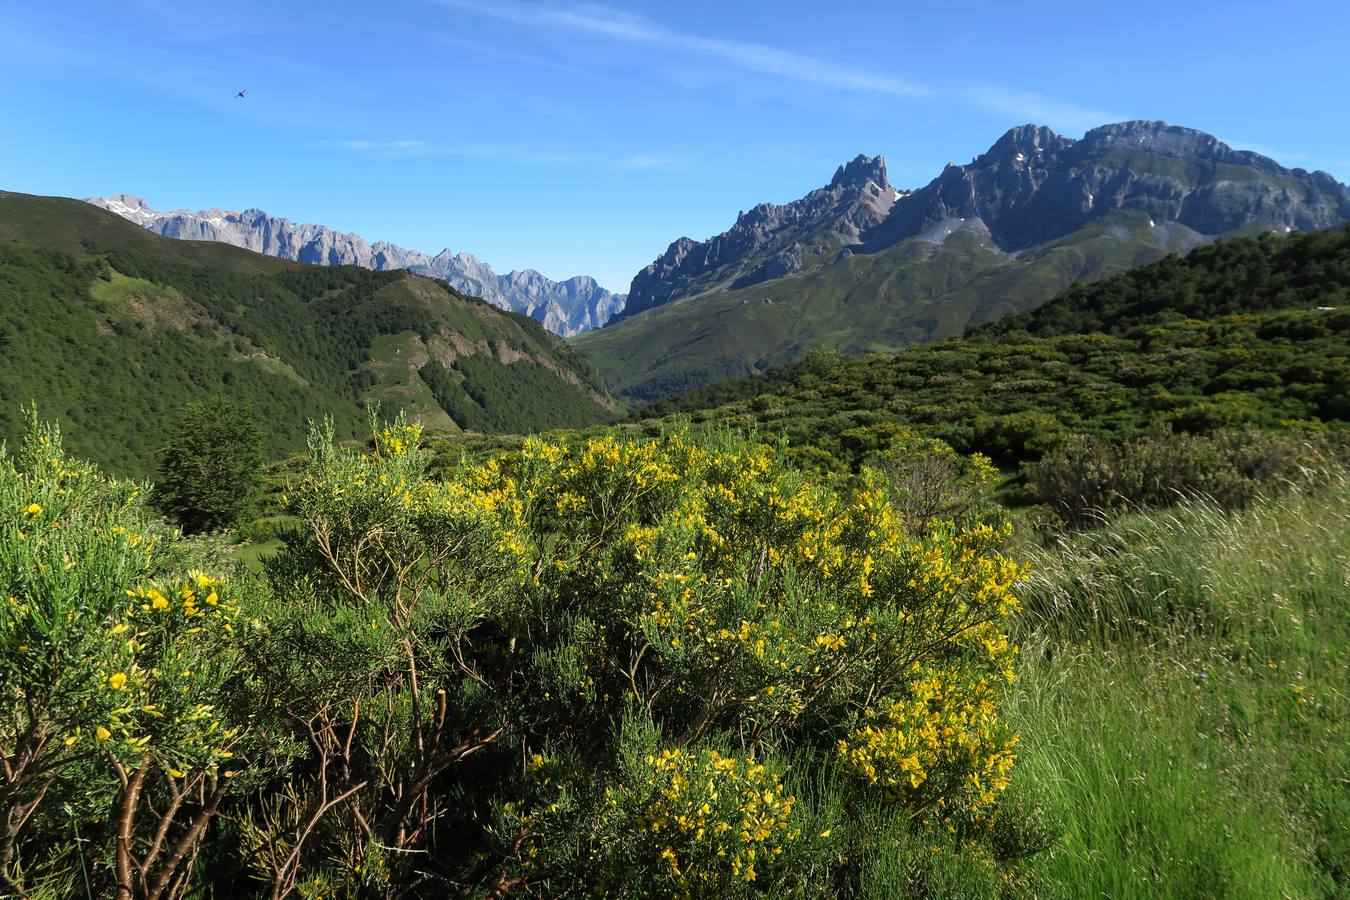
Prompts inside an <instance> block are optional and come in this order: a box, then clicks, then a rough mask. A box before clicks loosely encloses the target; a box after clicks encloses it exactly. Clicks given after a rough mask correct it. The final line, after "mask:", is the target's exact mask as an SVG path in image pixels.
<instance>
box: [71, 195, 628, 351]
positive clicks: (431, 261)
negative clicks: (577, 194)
mask: <svg viewBox="0 0 1350 900" xmlns="http://www.w3.org/2000/svg"><path fill="white" fill-rule="evenodd" d="M86 202H88V203H92V204H93V205H95V206H98V207H101V208H103V209H106V210H108V211H109V212H113V213H116V214H117V215H119V216H121V217H122V218H124V219H127V220H128V221H131V222H135V223H136V224H137V225H140V226H141V227H142V228H145V229H148V230H150V231H153V232H155V233H156V234H161V235H163V236H165V237H171V238H179V239H183V240H194V241H219V242H222V243H226V244H233V245H234V246H236V247H243V248H245V249H246V250H253V251H255V252H257V253H263V254H266V255H268V256H275V257H278V258H279V259H287V260H293V261H295V262H302V263H310V264H313V265H328V266H346V265H350V266H361V267H362V268H366V269H374V270H375V271H377V272H385V271H391V270H394V269H407V270H408V271H410V272H413V273H415V274H418V275H425V276H427V277H430V278H439V279H440V280H442V281H445V282H447V283H448V284H450V286H451V287H453V288H455V290H457V291H459V292H461V293H463V294H466V295H468V296H472V297H481V298H483V299H484V300H486V301H488V302H489V303H491V304H492V305H493V306H496V307H498V308H500V309H505V310H508V311H510V312H517V313H522V314H524V315H527V316H529V317H530V318H532V319H534V320H535V321H537V322H539V323H540V324H542V325H543V326H544V327H545V328H547V329H548V330H549V331H552V332H553V333H554V334H559V335H564V336H566V335H573V334H579V333H581V332H583V331H588V330H590V329H592V328H599V327H600V326H601V325H604V324H605V323H606V322H607V321H609V319H610V318H611V317H612V316H613V315H614V314H615V313H616V312H618V311H619V310H621V309H623V304H624V297H623V295H622V294H612V293H610V292H609V291H607V290H605V289H604V288H602V287H601V286H600V285H599V284H597V283H596V281H595V279H594V278H591V277H590V276H589V275H578V276H576V277H573V278H568V279H567V280H566V281H553V280H551V279H549V278H546V277H545V276H543V275H541V274H540V273H539V272H536V271H535V270H534V269H525V270H523V271H512V272H508V273H507V274H505V275H498V274H497V273H496V272H494V271H493V269H492V267H491V266H490V265H488V264H487V263H485V262H483V261H482V260H479V259H477V258H476V257H474V256H473V255H472V254H469V253H451V252H450V251H449V250H442V251H441V252H440V253H437V254H436V255H435V256H432V255H429V254H426V253H423V252H421V251H419V250H409V249H407V248H405V247H400V246H398V245H396V244H390V243H387V242H384V241H376V242H375V243H373V244H372V243H368V242H367V241H366V240H365V238H363V237H361V236H360V235H357V234H350V233H346V232H341V231H334V230H333V229H331V228H328V227H326V226H323V225H309V224H297V223H295V222H292V221H291V220H290V219H285V218H280V217H278V216H273V215H270V214H269V213H267V212H264V211H263V210H261V209H245V210H242V211H232V210H221V209H205V210H201V211H199V212H189V211H187V210H183V209H177V210H173V211H172V212H161V211H159V210H156V209H154V208H152V207H151V206H150V205H149V204H147V203H146V202H145V200H143V199H142V198H140V197H138V196H136V195H134V194H116V195H113V196H109V197H89V198H87V199H86Z"/></svg>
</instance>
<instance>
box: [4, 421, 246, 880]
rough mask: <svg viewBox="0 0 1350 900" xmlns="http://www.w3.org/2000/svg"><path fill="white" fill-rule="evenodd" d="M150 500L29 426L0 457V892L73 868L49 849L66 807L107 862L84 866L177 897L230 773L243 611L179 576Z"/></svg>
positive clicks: (199, 581)
mask: <svg viewBox="0 0 1350 900" xmlns="http://www.w3.org/2000/svg"><path fill="white" fill-rule="evenodd" d="M144 495H145V488H144V486H142V485H138V484H135V483H129V482H121V481H116V480H112V479H108V478H106V477H104V476H103V475H101V474H100V473H99V472H98V471H97V470H95V469H94V468H93V467H92V466H89V465H87V464H84V463H82V462H78V461H75V460H72V459H70V458H68V457H67V456H66V454H65V453H64V451H63V450H62V448H61V441H60V435H59V433H58V432H57V431H56V429H55V428H52V427H49V426H43V425H39V424H37V423H36V421H33V422H31V424H30V430H29V433H28V435H27V437H26V438H25V440H24V441H23V442H22V443H21V444H20V446H19V448H18V452H17V453H16V454H15V455H14V456H13V457H11V456H8V455H3V456H0V597H3V601H0V747H3V748H4V751H3V752H4V757H5V760H6V768H5V772H4V781H3V783H2V784H0V893H6V892H7V891H12V892H14V893H21V892H22V891H23V889H24V885H23V883H22V882H23V881H24V880H28V879H37V878H39V877H41V876H42V873H44V872H61V871H63V870H65V871H69V868H68V864H69V860H65V859H63V857H62V856H61V854H55V855H53V854H52V853H51V852H50V850H49V848H50V847H51V846H53V841H52V836H51V833H50V831H48V830H47V829H50V828H51V827H52V821H51V820H52V817H53V816H57V815H60V814H61V812H60V811H64V815H65V816H67V817H68V818H67V819H66V820H65V821H64V822H63V823H61V826H60V828H59V831H58V834H60V835H62V836H63V838H70V837H71V836H72V835H73V834H74V835H79V834H80V832H81V831H83V832H84V833H83V835H82V836H81V840H82V841H84V842H87V843H89V844H90V845H91V847H99V846H102V847H103V848H104V849H106V850H107V851H108V857H109V858H113V859H115V862H116V865H115V866H114V868H113V870H111V871H99V872H96V873H94V877H99V878H102V879H105V880H107V881H108V882H109V883H110V884H111V883H115V884H117V885H119V886H120V887H122V888H124V889H125V890H128V891H132V892H135V893H136V894H137V895H138V896H159V895H161V894H163V893H165V892H169V891H179V890H181V889H182V888H183V887H184V886H185V885H186V884H187V883H188V880H189V878H190V876H191V869H192V863H191V860H192V858H193V856H194V855H195V848H196V846H197V843H198V842H199V841H200V839H201V835H202V833H203V830H204V827H205V825H204V823H205V822H208V821H209V820H210V818H211V816H213V815H214V812H215V809H216V806H217V805H218V804H219V802H220V800H221V798H222V797H223V795H224V792H225V790H226V789H227V787H228V785H229V781H230V773H229V772H227V771H224V770H223V769H222V764H223V763H225V762H226V761H227V760H229V759H230V758H231V757H232V755H233V751H234V749H235V748H236V745H237V743H238V741H239V739H240V735H241V730H244V729H246V728H247V727H248V726H247V723H246V722H245V721H244V720H243V719H242V718H241V717H240V716H239V715H238V713H239V708H238V707H236V706H235V705H234V704H233V703H232V702H231V699H232V698H231V697H230V696H229V695H227V694H224V693H223V686H224V685H225V684H226V683H227V682H228V681H231V680H234V679H238V678H239V677H240V675H241V674H242V672H243V670H244V660H243V657H242V656H241V654H240V652H239V648H238V646H237V642H236V640H235V635H236V627H237V625H238V622H239V618H240V616H239V611H238V606H237V604H236V602H235V600H234V599H233V597H232V595H231V590H230V587H229V586H228V585H227V584H226V583H224V582H222V581H220V580H219V579H217V578H215V577H212V576H208V575H206V574H204V573H202V572H199V571H189V572H187V574H183V572H184V569H185V568H186V567H185V566H183V565H182V552H181V547H179V546H178V540H177V535H176V534H174V533H172V532H168V531H166V530H164V529H163V528H162V527H160V526H158V525H156V524H155V523H154V522H153V521H152V520H151V518H150V517H149V516H147V515H146V514H145V512H144V510H143V508H142V505H141V504H142V501H143V499H144ZM189 811H190V814H189ZM111 822H116V823H117V828H118V830H119V831H120V833H123V834H125V835H127V836H128V839H127V840H126V841H122V840H117V841H114V840H112V838H113V835H112V833H111V830H110V829H108V828H107V827H100V823H111ZM72 829H74V830H73V831H72ZM156 836H158V837H156ZM69 846H71V847H73V846H74V845H69ZM179 847H181V848H183V853H181V854H180V853H178V852H177V848H179ZM35 883H36V882H35ZM108 893H112V891H111V890H109V891H108Z"/></svg>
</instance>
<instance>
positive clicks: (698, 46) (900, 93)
mask: <svg viewBox="0 0 1350 900" xmlns="http://www.w3.org/2000/svg"><path fill="white" fill-rule="evenodd" d="M437 2H439V3H440V4H441V5H442V6H448V7H452V8H455V9H462V10H467V11H469V12H472V13H475V14H478V15H482V16H488V17H491V18H494V19H499V20H503V21H507V22H514V23H516V24H520V25H528V26H532V27H536V28H550V29H554V30H567V31H575V32H580V33H584V34H591V35H595V36H597V37H603V38H608V39H610V40H615V41H622V42H624V43H629V44H644V45H648V46H653V47H663V48H666V49H670V50H677V51H682V52H687V53H694V54H697V55H701V56H706V57H710V58H713V59H716V60H719V61H720V62H722V63H725V64H727V65H731V66H734V67H736V68H739V69H743V70H745V71H748V72H755V73H757V74H760V75H769V76H772V77H775V78H782V79H787V80H790V81H797V82H802V83H805V84H810V85H815V86H818V87H825V88H833V89H836V90H844V91H855V92H859V93H868V94H887V95H891V96H897V97H922V96H926V95H928V94H930V93H931V90H930V89H929V88H927V87H925V86H923V85H919V84H912V83H910V82H908V81H903V80H901V79H899V78H894V77H892V76H890V75H885V74H881V73H877V72H870V71H867V70H865V69H859V68H854V67H852V66H844V65H840V64H838V63H834V62H831V61H829V60H826V59H821V58H819V57H815V56H809V55H807V54H803V53H797V52H795V51H792V50H785V49H782V48H780V47H771V46H769V45H767V44H758V43H753V42H749V41H734V40H726V39H722V38H712V37H703V36H700V35H694V34H687V33H684V32H679V31H673V30H671V29H668V28H663V27H661V26H659V25H654V24H652V23H650V22H648V21H647V20H646V19H644V18H642V17H641V16H637V15H634V14H633V13H630V12H627V11H625V10H621V9H615V8H613V7H609V6H600V5H596V4H578V5H568V6H545V7H542V8H536V7H530V8H528V9H527V8H525V7H523V6H519V5H516V4H513V3H491V4H489V3H484V2H481V0H437Z"/></svg>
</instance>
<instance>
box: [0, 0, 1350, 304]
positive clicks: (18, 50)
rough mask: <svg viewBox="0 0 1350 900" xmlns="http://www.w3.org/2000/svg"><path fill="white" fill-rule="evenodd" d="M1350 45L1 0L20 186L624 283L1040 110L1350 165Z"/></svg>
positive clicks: (1148, 31) (490, 0)
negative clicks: (768, 206) (812, 199)
mask: <svg viewBox="0 0 1350 900" xmlns="http://www.w3.org/2000/svg"><path fill="white" fill-rule="evenodd" d="M1347 35H1350V4H1344V3H1339V2H1335V3H1333V2H1297V0H1295V2H1284V3H1281V4H1271V3H1269V2H1261V3H1254V2H1247V0H1230V2H1226V3H1223V4H1211V3H1208V2H1206V3H1189V2H1177V0H1169V2H1166V3H1163V2H1154V0H1133V2H1130V3H1115V2H1084V0H1078V2H1073V3H1069V2H1060V0H1040V2H1037V3H1008V2H1001V3H988V2H972V0H967V2H963V3H950V2H943V3H936V2H901V0H892V2H887V3H873V4H861V3H851V4H850V3H821V2H784V0H777V2H761V0H721V2H710V0H687V2H682V3H679V4H674V3H650V2H649V3H637V2H629V3H612V4H604V5H601V4H594V3H574V2H548V3H527V2H514V0H389V2H381V3H378V4H376V3H357V2H344V0H335V2H327V3H322V4H318V3H311V2H292V0H268V2H259V0H231V2H228V3H220V2H213V3H197V2H186V0H122V2H118V3H115V4H114V3H105V2H52V3H36V2H31V0H30V2H14V0H0V77H3V79H4V85H5V87H4V89H3V91H0V188H5V189H9V190H18V191H26V192H31V193H42V194H60V195H66V196H76V197H83V196H87V195H90V194H109V193H118V192H122V191H127V192H130V193H136V194H141V195H142V196H144V197H145V198H146V199H147V200H148V201H149V202H150V203H151V204H152V205H153V206H156V207H158V208H161V209H169V208H178V207H184V208H189V209H194V210H195V209H201V208H205V207H222V208H228V209H238V208H243V207H248V206H257V207H261V208H263V209H266V210H268V211H269V212H272V213H274V214H277V215H284V216H288V217H290V218H292V219H295V220H297V221H305V222H320V223H323V224H325V225H329V226H331V227H334V228H338V229H341V230H345V231H354V232H357V233H359V234H362V235H364V236H365V237H367V238H368V239H370V240H381V239H382V240H389V241H393V242H395V243H399V244H403V245H405V246H408V247H413V248H417V249H421V250H426V251H429V252H436V251H439V250H440V249H441V248H443V247H449V248H451V249H452V250H455V251H468V252H471V253H474V254H475V255H477V256H479V257H480V258H481V259H484V260H486V261H487V262H489V263H491V264H492V265H493V266H494V267H495V268H497V270H498V271H503V272H504V271H506V270H508V269H511V268H525V267H532V268H537V269H539V270H540V271H542V272H543V273H544V274H546V275H549V276H550V277H554V278H562V277H567V276H569V275H574V274H582V273H586V274H592V275H595V276H596V277H597V278H599V279H600V281H601V283H603V284H604V285H606V286H607V287H610V288H611V289H613V290H625V289H626V288H627V286H628V281H629V280H630V279H631V277H632V276H633V274H634V273H635V272H636V271H637V270H638V269H640V268H641V267H642V266H644V265H646V264H647V263H648V262H650V261H651V260H652V259H653V258H654V257H656V256H657V255H658V254H660V253H661V252H662V251H663V250H664V249H665V247H666V246H667V245H668V244H669V243H670V242H671V241H672V240H674V239H675V238H677V237H679V236H680V235H683V234H687V235H689V236H691V237H694V238H697V239H702V238H705V237H708V236H709V235H712V234H715V233H717V232H719V231H721V230H723V229H725V228H726V227H727V226H728V225H730V224H731V222H732V221H733V220H734V218H735V216H736V214H737V212H738V211H740V210H742V209H748V208H749V207H750V206H753V205H754V204H755V203H757V202H760V201H764V200H769V201H774V202H785V201H788V200H791V199H794V198H796V197H798V196H801V195H802V194H804V193H805V192H806V191H808V190H810V189H811V188H813V187H817V186H819V185H821V184H824V183H825V182H826V181H828V180H829V178H830V176H831V175H832V174H833V172H834V169H835V167H836V166H837V165H838V164H839V163H841V162H843V161H845V160H847V159H849V158H851V157H853V156H855V155H857V154H858V153H864V152H865V153H869V154H873V153H883V154H885V155H886V157H887V161H888V163H889V167H890V173H891V180H892V181H893V182H895V183H896V184H897V185H899V186H901V187H918V186H921V185H922V184H925V183H927V182H928V181H929V180H930V179H932V178H933V177H935V176H936V175H937V174H938V172H939V171H940V170H941V168H942V166H943V165H944V164H945V163H946V162H947V161H949V160H955V161H960V162H965V161H968V160H969V159H970V158H971V157H973V156H975V155H977V154H979V153H980V152H982V151H983V150H985V149H986V148H987V147H988V146H989V145H990V144H991V143H993V141H994V140H995V139H997V138H998V136H999V135H1000V134H1002V133H1003V131H1005V130H1006V129H1007V128H1009V127H1010V126H1013V125H1017V124H1022V123H1027V122H1034V123H1037V124H1043V125H1049V126H1050V127H1052V128H1054V129H1055V130H1057V131H1059V132H1061V133H1063V134H1067V135H1070V136H1073V137H1077V136H1080V135H1081V134H1082V133H1083V131H1084V130H1086V129H1087V128H1090V127H1092V126H1094V125H1099V124H1103V123H1105V122H1109V121H1118V120H1122V119H1139V118H1147V119H1165V120H1167V121H1170V122H1174V123H1177V124H1183V125H1189V126H1192V127H1195V128H1200V129H1203V130H1205V131H1209V132H1211V133H1213V134H1216V135H1218V136H1219V137H1220V138H1222V139H1224V140H1226V141H1228V142H1230V143H1232V144H1234V145H1235V146H1240V147H1245V148H1248V149H1253V150H1258V151H1260V152H1264V153H1267V154H1269V155H1272V156H1274V157H1275V158H1277V159H1278V160H1280V161H1281V162H1283V163H1284V164H1285V165H1289V166H1300V167H1304V168H1309V169H1319V168H1320V169H1326V170H1328V171H1330V172H1332V173H1333V174H1334V175H1336V176H1337V177H1338V178H1339V179H1340V180H1342V181H1350V117H1347V116H1346V115H1345V114H1344V109H1345V107H1346V102H1347V101H1346V97H1347V94H1350V90H1347V89H1350V70H1348V69H1347V66H1346V63H1345V55H1344V54H1345V39H1346V36H1347ZM240 88H247V96H246V99H244V100H239V99H237V98H236V97H235V96H234V94H235V92H236V91H237V90H239V89H240Z"/></svg>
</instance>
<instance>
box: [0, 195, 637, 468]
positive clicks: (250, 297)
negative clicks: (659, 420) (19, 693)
mask: <svg viewBox="0 0 1350 900" xmlns="http://www.w3.org/2000/svg"><path fill="white" fill-rule="evenodd" d="M212 391H223V392H224V393H227V394H229V395H231V396H233V397H235V398H237V399H240V400H242V401H244V402H246V403H248V404H249V405H250V406H251V407H252V409H253V411H254V414H255V416H256V417H257V419H258V421H259V422H260V424H262V426H263V428H264V431H265V432H266V433H267V436H268V447H267V449H268V451H269V452H270V453H272V454H274V455H280V454H283V453H287V452H290V451H293V450H295V449H298V448H299V447H300V446H301V445H302V443H303V438H304V434H305V432H306V422H307V420H308V419H312V418H317V417H321V416H324V415H332V416H333V417H334V418H335V421H336V424H337V428H338V431H339V433H340V434H343V435H350V436H355V435H357V434H361V433H363V430H364V427H365V422H364V417H365V414H364V410H363V407H364V406H365V405H366V404H369V403H374V402H379V403H381V404H383V405H384V406H385V408H387V409H390V408H404V409H406V410H407V411H408V412H409V414H410V415H415V416H418V417H420V418H422V419H423V420H424V421H426V422H427V423H428V424H430V425H433V426H436V427H440V428H444V429H448V430H454V429H459V428H465V429H469V430H497V431H513V432H525V431H533V430H538V429H543V428H553V427H560V426H569V425H582V424H591V423H595V422H598V421H603V420H605V419H607V418H609V417H610V416H611V415H612V412H613V410H614V409H615V406H614V403H613V401H612V400H611V398H610V397H609V396H608V394H607V393H606V392H605V389H604V386H603V383H602V382H601V381H600V379H599V378H598V376H597V375H596V373H595V371H594V370H593V369H592V368H591V366H590V365H589V364H588V363H586V362H585V361H584V360H583V359H582V358H581V357H580V356H578V355H577V353H576V352H575V351H573V350H572V349H571V348H569V347H567V346H566V345H564V344H562V343H561V342H560V341H559V340H557V339H556V338H555V337H553V336H552V335H551V334H549V333H548V332H546V331H545V330H544V329H543V328H542V327H541V326H540V325H539V324H538V323H536V322H534V321H533V320H531V319H529V318H527V317H525V316H519V315H514V314H509V313H504V312H502V311H500V310H498V309H496V308H494V307H492V306H490V305H489V304H487V303H484V302H483V301H481V300H477V299H473V298H468V297H465V296H463V295H461V294H458V293H457V292H455V291H454V290H452V289H451V288H449V287H448V286H447V285H445V284H444V283H442V282H439V281H434V280H430V279H424V278H419V277H416V276H412V275H409V274H408V273H406V272H401V271H400V272H385V273H375V272H370V271H367V270H364V269H359V268H355V267H342V268H320V267H311V266H304V265H300V264H296V263H288V262H283V261H280V260H276V259H272V258H269V257H265V256H261V255H259V254H255V253H250V252H248V251H246V250H240V249H237V248H234V247H230V246H226V245H223V244H215V243H205V242H192V241H175V240H171V239H168V238H163V237H159V236H157V235H154V234H151V233H149V232H147V231H144V230H143V229H141V228H139V227H137V226H136V225H134V224H132V223H130V222H127V221H124V220H122V219H120V218H119V217H117V216H115V215H113V214H112V213H108V212H105V211H103V210H100V209H97V208H95V207H92V206H90V205H88V204H85V203H81V202H79V201H75V200H66V199H60V198H47V197H33V196H29V195H24V194H14V193H5V192H0V398H3V400H4V402H3V403H0V435H3V436H4V437H5V438H11V439H12V438H13V436H14V435H15V434H17V433H18V432H19V430H20V427H19V419H20V406H21V405H22V404H25V403H28V402H30V401H32V402H36V403H37V404H38V406H39V408H40V410H41V412H42V414H43V416H44V417H47V418H56V419H58V420H59V421H60V422H61V423H62V425H63V426H64V427H65V429H66V431H67V435H68V443H69V445H70V446H71V447H72V448H73V449H74V450H75V451H76V452H77V453H79V454H80V455H82V456H85V457H88V458H91V459H94V460H96V461H98V462H100V463H103V464H105V465H107V466H109V467H111V468H113V469H115V470H118V471H121V472H127V473H133V474H146V473H148V472H149V471H150V470H151V469H152V468H153V466H154V460H155V450H156V449H157V448H158V447H159V446H160V445H161V444H162V443H163V441H164V433H165V429H166V428H167V427H169V426H170V425H171V424H172V423H173V422H174V420H175V419H176V416H177V411H178V409H179V407H180V406H181V405H182V404H183V403H184V402H186V401H187V400H190V399H193V398H195V397H200V396H201V395H203V394H205V393H209V392H212Z"/></svg>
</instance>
